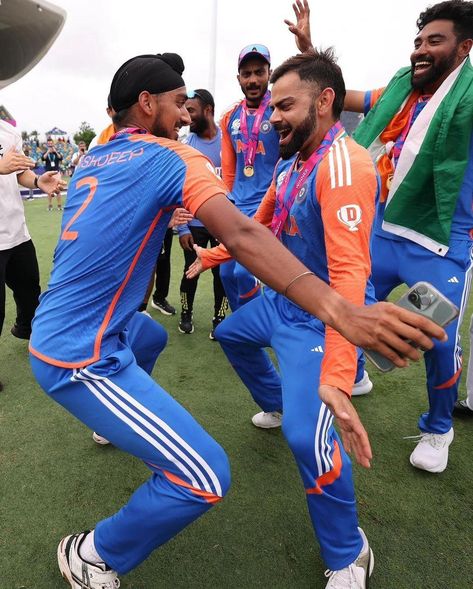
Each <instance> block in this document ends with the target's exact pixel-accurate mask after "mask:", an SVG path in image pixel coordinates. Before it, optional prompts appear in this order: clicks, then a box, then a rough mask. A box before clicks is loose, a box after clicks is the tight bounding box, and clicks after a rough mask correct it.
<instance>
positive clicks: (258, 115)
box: [220, 44, 279, 311]
mask: <svg viewBox="0 0 473 589" xmlns="http://www.w3.org/2000/svg"><path fill="white" fill-rule="evenodd" d="M270 64H271V58H270V55H269V50H268V48H267V47H265V46H264V45H259V44H254V45H248V46H247V47H244V48H243V49H242V50H241V52H240V55H239V57H238V76H237V79H238V82H239V84H240V87H241V90H242V92H243V94H244V96H245V98H244V99H243V100H241V101H240V102H238V103H237V104H236V105H233V106H232V107H231V108H230V109H229V110H228V111H227V112H225V113H224V115H223V117H222V119H221V121H220V127H221V129H222V175H223V181H224V182H225V184H226V185H227V187H228V188H229V190H231V199H232V200H233V201H234V203H235V205H236V206H237V207H238V208H239V209H240V211H241V212H242V213H244V214H245V215H247V216H248V217H253V216H254V214H255V213H256V209H257V208H258V206H259V204H260V202H261V200H262V198H263V196H264V195H265V193H266V191H267V189H268V188H269V185H270V184H271V180H272V178H273V172H274V166H275V165H276V162H277V161H278V158H279V152H278V144H279V138H278V135H277V133H276V132H275V130H274V129H273V126H272V124H271V123H270V121H269V118H270V116H271V109H270V108H269V100H270V93H269V90H268V84H269V76H270V74H271V70H270ZM220 277H221V279H222V282H223V286H224V288H225V292H226V293H227V297H228V300H229V303H230V307H231V308H232V310H233V311H236V309H238V307H240V306H241V305H243V304H244V303H247V302H248V301H250V300H251V299H253V298H254V297H255V296H258V295H259V293H260V287H259V282H258V280H256V279H255V277H254V276H252V275H251V274H250V273H249V272H248V271H247V270H246V269H245V268H243V267H242V266H241V265H240V264H238V262H227V263H226V264H224V265H222V267H221V268H220Z"/></svg>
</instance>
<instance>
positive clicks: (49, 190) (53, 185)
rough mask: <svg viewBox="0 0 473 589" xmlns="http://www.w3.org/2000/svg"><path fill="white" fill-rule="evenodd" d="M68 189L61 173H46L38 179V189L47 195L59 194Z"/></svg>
mask: <svg viewBox="0 0 473 589" xmlns="http://www.w3.org/2000/svg"><path fill="white" fill-rule="evenodd" d="M66 187H67V184H66V182H64V180H63V179H62V177H61V174H60V173H59V172H54V171H52V172H45V173H44V174H43V175H42V176H40V177H39V178H38V188H41V190H42V191H43V192H45V193H46V194H59V193H60V192H61V190H65V189H66Z"/></svg>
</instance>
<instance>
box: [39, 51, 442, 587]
mask: <svg viewBox="0 0 473 589" xmlns="http://www.w3.org/2000/svg"><path fill="white" fill-rule="evenodd" d="M183 70H184V64H183V62H182V59H181V58H180V57H179V56H178V55H176V54H168V53H165V54H163V55H144V56H138V57H135V58H133V59H131V60H129V61H127V62H126V63H125V64H123V65H122V66H121V67H120V68H119V70H118V71H117V73H116V74H115V76H114V78H113V81H112V85H111V91H110V94H111V102H112V106H113V108H114V110H115V111H116V115H115V117H114V123H115V125H116V128H117V133H116V134H115V135H114V136H112V138H111V139H110V141H108V142H107V143H106V144H104V145H101V146H97V147H96V148H94V150H93V152H91V153H89V154H87V155H86V156H84V157H83V158H82V159H81V161H80V163H79V166H78V167H77V170H76V173H75V176H74V183H73V185H72V186H71V187H70V189H69V194H68V200H67V206H66V209H65V211H64V217H63V223H62V228H61V235H60V239H59V242H58V245H57V247H56V250H55V257H54V265H53V269H52V273H51V278H50V282H49V288H48V290H47V291H46V292H45V293H44V294H43V295H42V297H41V302H40V305H39V307H38V310H37V313H36V315H35V319H34V322H33V333H32V336H31V341H30V353H31V365H32V369H33V372H34V374H35V377H36V379H37V380H38V382H39V384H40V385H41V386H42V388H43V389H44V390H45V391H46V392H47V393H48V394H49V395H50V396H51V397H52V398H53V399H54V400H55V401H57V402H58V403H59V404H61V405H62V406H63V407H64V408H65V409H67V410H68V411H69V412H70V413H72V414H73V415H75V416H76V417H77V418H78V419H80V420H81V421H82V422H83V423H84V424H86V425H87V426H88V427H89V428H91V429H93V430H96V431H99V432H100V433H101V434H102V435H104V436H106V437H107V439H109V440H110V441H111V442H112V443H113V444H114V445H115V446H117V447H118V448H120V449H122V450H124V451H127V452H129V453H130V454H133V455H134V456H136V457H137V458H140V459H141V460H143V462H144V463H145V465H146V466H147V467H148V468H149V469H150V471H151V477H150V478H149V479H148V480H147V481H146V482H145V483H144V484H143V485H142V486H141V487H139V488H138V489H137V490H136V491H135V492H134V493H133V495H132V496H131V497H130V499H129V501H128V503H127V504H126V505H125V506H124V507H123V508H122V509H120V510H119V511H118V512H117V513H115V514H114V515H112V516H111V517H108V518H106V519H104V520H102V521H100V522H99V523H98V524H97V525H96V526H95V529H94V530H93V531H92V532H82V533H78V534H72V535H70V536H67V537H65V538H63V540H61V542H60V544H59V547H58V562H59V567H60V570H61V573H62V575H63V577H64V578H65V579H66V580H67V581H68V582H69V584H70V586H71V587H72V588H73V589H104V588H107V589H114V588H117V587H119V584H120V582H119V580H118V578H117V574H118V573H122V574H124V573H127V572H128V571H130V570H131V569H133V568H134V567H136V566H137V565H138V564H139V563H141V562H142V561H143V560H145V559H146V558H147V556H148V555H149V554H150V553H151V552H152V551H153V550H154V549H155V548H157V547H158V546H160V545H161V544H163V543H165V542H166V541H168V540H169V539H171V538H172V537H174V536H175V535H176V534H177V533H179V532H180V531H181V530H182V529H183V528H185V527H186V526H187V525H189V524H190V523H191V522H192V521H194V520H195V519H197V518H198V517H199V516H200V515H202V514H203V513H205V512H206V511H208V510H209V509H210V507H211V506H212V505H214V504H215V503H217V502H219V501H220V500H221V499H222V497H223V496H224V495H225V494H226V492H227V490H228V487H229V483H230V470H229V465H228V459H227V457H226V455H225V452H224V451H223V449H222V448H221V447H220V446H219V445H218V444H217V442H215V440H213V439H212V438H211V437H210V436H209V435H208V434H207V432H206V431H205V430H204V429H203V428H202V427H201V426H200V425H199V424H198V423H197V422H196V421H195V420H194V418H193V417H192V416H191V415H190V414H189V413H188V412H187V411H186V410H185V409H184V408H183V407H181V406H180V405H179V404H178V403H177V402H176V401H175V400H174V399H173V398H172V397H171V396H170V395H169V394H168V393H167V392H166V391H164V390H163V389H162V388H161V387H160V386H159V385H158V384H157V383H156V382H155V381H154V380H153V379H152V378H151V376H150V374H151V371H152V369H153V365H154V361H155V358H156V351H155V350H154V349H153V348H152V347H151V346H149V347H147V349H146V350H142V349H141V355H136V354H135V350H136V349H137V347H138V349H139V341H137V337H136V334H137V333H139V334H140V335H142V334H143V335H145V336H146V337H147V338H148V339H149V340H151V336H150V333H151V332H150V330H152V329H153V326H154V325H155V324H154V322H153V321H152V320H151V319H150V318H148V317H146V316H144V315H143V314H139V313H136V312H135V311H136V309H137V308H138V306H139V304H140V302H141V301H142V298H143V294H144V292H145V290H146V287H147V284H148V280H149V276H150V274H151V271H152V268H153V265H154V263H155V260H156V252H158V251H159V248H160V247H161V243H162V240H163V236H164V233H165V231H166V228H167V226H168V223H169V220H170V218H171V215H172V213H173V210H174V209H175V208H177V207H179V206H182V205H184V206H185V208H187V209H188V210H189V211H190V212H191V213H192V214H194V215H196V216H197V217H198V218H199V219H200V220H201V221H202V222H203V223H204V224H205V226H206V227H207V228H208V229H209V231H211V233H212V234H214V235H215V236H216V237H217V238H218V239H219V240H221V241H222V242H223V243H224V244H225V246H226V247H227V249H228V250H229V251H230V252H231V253H232V255H234V256H235V257H236V258H237V259H238V260H239V261H240V262H241V263H242V264H244V265H245V266H247V267H248V269H249V270H250V271H251V272H254V273H255V274H256V275H257V276H258V277H259V278H260V279H261V280H263V281H264V282H265V283H266V284H268V285H270V286H271V287H272V288H273V289H274V290H275V291H277V292H284V293H285V294H286V296H287V297H288V298H289V299H290V300H293V301H294V302H295V303H296V304H297V305H298V306H300V307H301V308H303V309H305V310H306V311H307V312H308V313H311V314H313V315H315V316H317V317H319V318H320V319H321V321H323V322H325V323H327V324H328V325H330V326H332V327H334V328H335V329H336V330H337V331H339V332H340V333H341V334H342V335H343V336H345V337H347V338H348V339H349V340H350V341H352V342H353V343H355V344H356V345H360V346H365V347H368V348H374V349H377V350H378V351H379V352H381V353H384V354H385V355H387V356H388V357H390V358H391V359H393V361H395V362H396V363H397V364H398V365H400V366H401V365H405V364H406V361H405V360H404V359H403V358H402V357H401V355H404V356H408V357H410V358H413V359H417V358H418V357H419V353H418V352H417V351H416V350H415V349H414V348H413V347H412V346H411V345H410V344H409V343H407V342H406V341H405V340H411V341H412V342H414V344H417V345H419V346H422V347H424V348H430V347H431V346H432V341H431V340H430V339H429V337H428V336H434V337H443V335H444V332H443V330H442V329H440V328H439V327H437V326H436V325H434V324H433V323H432V322H430V321H428V320H427V319H425V318H423V317H420V316H416V315H414V314H412V313H409V312H407V311H406V310H404V309H400V308H398V307H395V306H394V305H390V304H388V303H379V304H377V305H373V306H371V307H359V306H356V305H353V304H352V303H349V302H348V301H347V300H345V299H344V298H342V297H341V296H340V295H338V294H337V293H336V292H335V291H333V290H332V289H331V288H330V287H329V286H328V285H327V284H325V283H324V282H322V281H321V280H319V279H317V278H316V277H315V276H314V274H313V273H312V272H310V271H308V270H307V268H306V267H305V266H304V265H303V264H302V263H301V262H299V261H298V260H297V259H296V258H295V257H294V256H292V254H290V252H289V251H288V250H287V249H286V248H285V247H284V246H282V245H281V244H280V243H279V242H278V241H277V240H276V239H275V237H274V236H273V235H272V234H271V232H269V231H268V230H267V229H266V228H265V227H263V226H262V225H260V224H258V223H256V222H254V221H252V220H250V219H248V217H247V216H245V215H243V214H241V213H240V212H239V211H238V210H237V209H236V208H235V207H234V206H233V205H232V204H231V203H230V202H229V200H228V198H227V194H226V193H227V190H226V188H225V186H224V184H223V182H222V181H221V180H220V179H219V178H218V177H217V176H216V174H215V172H214V168H213V166H212V165H211V164H210V162H208V160H207V159H206V158H205V157H204V156H202V154H200V153H199V152H198V151H197V150H195V149H192V148H190V147H189V146H187V145H183V144H181V143H179V142H177V138H178V132H179V128H180V127H181V126H182V125H188V124H189V123H190V118H189V115H188V112H187V110H186V107H185V104H186V100H187V93H186V88H185V85H184V80H183V79H182V77H181V74H182V72H183ZM256 251H257V252H258V255H255V252H256ZM138 320H139V321H141V324H140V330H139V331H137V330H136V329H135V328H136V322H137V321H138ZM138 339H139V338H138ZM398 353H399V354H400V355H398ZM321 397H322V394H321ZM323 401H324V402H325V403H326V405H327V406H328V407H329V408H330V409H331V410H332V411H333V413H334V415H335V416H336V417H337V418H338V422H339V426H340V430H341V432H342V436H344V439H345V445H346V447H347V448H352V450H353V451H354V453H355V455H356V458H357V459H358V460H359V461H360V462H362V463H363V464H365V465H366V464H367V463H368V462H369V460H370V458H371V450H370V446H369V441H368V437H367V434H366V432H365V430H364V428H363V426H362V424H361V422H360V420H359V418H358V416H357V414H356V411H355V409H354V408H353V406H352V405H351V403H350V401H349V399H348V397H346V396H345V395H344V393H341V394H340V395H339V394H337V392H336V391H335V392H333V391H332V392H331V393H330V394H329V395H324V396H323ZM78 483H79V481H78ZM100 483H102V481H100Z"/></svg>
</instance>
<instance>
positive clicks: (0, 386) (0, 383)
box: [0, 380, 3, 393]
mask: <svg viewBox="0 0 473 589" xmlns="http://www.w3.org/2000/svg"><path fill="white" fill-rule="evenodd" d="M2 391H3V382H2V381H1V380H0V393H1V392H2Z"/></svg>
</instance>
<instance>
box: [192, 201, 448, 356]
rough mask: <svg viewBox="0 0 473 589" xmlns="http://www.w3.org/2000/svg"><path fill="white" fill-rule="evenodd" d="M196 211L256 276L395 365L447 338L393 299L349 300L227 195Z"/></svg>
mask: <svg viewBox="0 0 473 589" xmlns="http://www.w3.org/2000/svg"><path fill="white" fill-rule="evenodd" d="M196 216H197V218H198V219H200V220H201V221H202V223H204V225H205V226H206V227H207V229H208V230H209V231H210V233H211V234H212V235H214V236H215V237H216V238H217V239H218V240H219V241H221V242H222V243H224V244H225V246H226V247H227V249H228V250H229V252H230V254H231V255H232V256H233V257H234V258H235V259H236V260H238V261H239V262H240V263H241V264H242V265H243V266H245V267H246V268H248V270H249V271H250V272H252V273H253V274H254V275H255V276H256V277H257V278H259V279H260V280H261V281H263V282H264V283H265V284H268V285H269V286H270V287H271V288H273V289H274V290H276V291H277V292H280V293H283V294H285V296H287V297H288V298H289V299H291V300H292V301H294V302H295V303H296V304H297V305H299V306H300V307H302V308H303V309H305V310H306V311H307V312H308V313H310V314H311V315H315V316H316V317H318V318H319V319H320V320H321V321H322V322H324V323H325V324H327V325H330V326H331V327H333V328H334V329H336V330H337V331H339V332H340V333H341V334H342V335H343V336H344V337H346V339H348V340H349V341H350V342H352V343H353V344H355V345H356V346H360V347H363V348H367V349H374V350H377V351H378V352H380V353H381V354H383V355H384V356H386V357H387V358H389V359H390V360H391V361H392V362H393V363H394V364H395V365H396V366H406V364H407V360H406V358H410V359H412V360H418V359H419V358H420V352H419V350H417V349H416V348H415V347H414V346H420V347H422V348H424V349H428V350H430V349H431V348H432V347H433V343H432V341H431V339H430V338H431V337H435V338H437V339H440V340H444V339H445V338H446V335H445V332H444V330H443V329H442V328H441V327H439V326H438V325H436V324H435V323H433V322H432V321H429V320H428V319H426V318H425V317H421V316H420V315H416V314H414V313H411V312H409V311H406V310H405V309H402V308H401V307H397V306H396V305H393V304H392V303H377V304H375V305H371V306H368V307H365V306H358V305H355V304H353V303H350V302H349V301H347V300H346V299H344V298H343V297H342V296H340V295H339V294H338V293H336V292H335V291H334V290H333V289H331V288H330V287H329V286H328V284H326V283H325V282H323V281H322V280H320V279H319V278H317V277H315V276H314V275H312V274H311V273H307V272H308V270H307V268H306V267H305V266H304V265H303V264H302V262H300V261H299V260H298V259H297V258H295V257H294V256H293V255H292V254H291V253H290V252H289V251H288V250H287V249H286V248H285V247H284V246H283V245H282V244H281V243H280V242H279V241H278V240H277V239H276V238H275V237H274V235H273V234H272V233H271V231H269V230H268V229H267V228H266V227H263V225H261V224H260V223H257V222H255V221H254V220H252V219H249V218H248V217H246V216H245V215H243V214H242V213H240V212H239V211H238V210H237V209H236V208H235V207H234V206H233V205H232V204H231V203H230V202H229V201H228V199H227V198H226V196H225V195H224V194H218V195H216V196H214V197H213V198H211V199H209V200H207V201H206V202H204V203H203V204H202V206H200V208H199V209H198V210H197V213H196ZM406 340H410V341H411V342H412V345H411V344H410V343H408V342H407V341H406Z"/></svg>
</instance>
